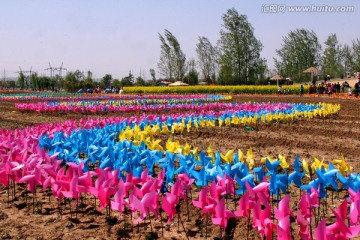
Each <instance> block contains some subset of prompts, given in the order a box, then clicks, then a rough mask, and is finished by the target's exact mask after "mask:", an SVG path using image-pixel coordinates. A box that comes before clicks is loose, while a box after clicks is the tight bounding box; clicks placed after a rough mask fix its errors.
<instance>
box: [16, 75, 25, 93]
mask: <svg viewBox="0 0 360 240" xmlns="http://www.w3.org/2000/svg"><path fill="white" fill-rule="evenodd" d="M17 84H19V87H20V88H21V89H23V88H24V87H25V76H24V74H23V72H20V73H19V77H18V79H17Z"/></svg>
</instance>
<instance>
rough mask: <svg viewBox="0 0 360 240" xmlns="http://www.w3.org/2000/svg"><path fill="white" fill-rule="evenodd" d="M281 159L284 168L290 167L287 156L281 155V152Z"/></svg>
mask: <svg viewBox="0 0 360 240" xmlns="http://www.w3.org/2000/svg"><path fill="white" fill-rule="evenodd" d="M279 160H280V166H281V167H282V168H283V169H287V168H289V164H288V163H287V161H286V158H285V157H284V156H283V155H280V154H279Z"/></svg>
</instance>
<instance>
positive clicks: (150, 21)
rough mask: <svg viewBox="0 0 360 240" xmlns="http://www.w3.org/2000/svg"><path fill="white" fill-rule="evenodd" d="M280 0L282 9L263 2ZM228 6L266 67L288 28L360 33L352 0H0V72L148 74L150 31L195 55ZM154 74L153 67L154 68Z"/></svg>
mask: <svg viewBox="0 0 360 240" xmlns="http://www.w3.org/2000/svg"><path fill="white" fill-rule="evenodd" d="M269 4H284V5H285V6H286V10H285V12H284V13H264V12H263V11H262V9H263V7H264V6H267V5H269ZM311 5H314V6H325V5H326V6H353V7H354V12H352V13H329V12H327V13H324V12H322V13H304V12H303V13H291V12H289V11H288V7H289V6H311ZM232 7H234V8H235V9H236V10H237V11H238V12H239V13H240V14H246V15H247V16H248V20H249V22H250V23H251V24H252V26H253V27H254V29H255V36H256V37H257V38H258V39H260V41H261V42H262V44H263V45H264V48H263V51H262V57H264V58H266V59H267V60H268V64H269V67H270V68H272V67H273V60H272V58H273V57H275V56H276V55H275V50H276V49H279V48H280V47H281V43H282V37H283V36H285V35H286V34H287V33H288V32H289V31H291V30H295V29H296V28H307V29H313V30H314V31H315V32H316V33H317V35H318V38H319V40H320V42H321V43H323V42H324V41H325V40H326V38H327V37H328V36H329V35H330V34H331V33H336V34H337V37H338V40H339V42H340V43H348V44H349V43H351V41H352V40H354V39H357V38H360V36H359V35H360V31H359V29H358V28H359V24H358V22H359V13H360V1H358V0H347V1H339V0H327V1H323V0H305V1H298V0H292V1H289V0H288V1H284V0H276V1H275V0H248V1H243V0H176V1H175V0H103V1H100V0H97V1H95V0H31V1H28V0H23V1H19V0H13V1H9V0H0V36H1V37H0V76H1V77H2V71H3V69H5V70H6V75H7V76H17V74H16V73H15V71H18V69H19V68H18V67H19V66H21V67H22V69H23V70H29V69H30V67H31V66H32V68H33V70H35V71H37V72H38V73H39V74H40V75H41V74H49V73H48V72H47V71H45V70H44V69H45V68H47V67H48V62H50V63H51V64H52V66H53V67H59V66H60V64H61V62H64V67H66V68H67V69H68V70H71V71H74V70H76V69H79V70H81V71H84V72H86V71H88V70H91V71H92V72H93V76H94V77H96V78H101V77H102V76H104V75H105V74H106V73H110V74H112V75H113V77H114V78H122V77H124V76H125V75H127V74H128V73H129V71H131V72H132V73H133V74H134V75H135V76H138V75H139V73H140V72H142V74H144V75H145V77H146V78H149V77H150V74H149V69H150V68H154V69H156V68H157V63H158V61H159V55H160V41H159V38H158V33H163V32H164V29H168V30H170V31H171V32H172V33H173V34H174V35H175V36H176V37H177V39H178V40H179V42H180V44H181V47H182V49H183V51H184V53H185V54H186V56H187V58H196V53H195V47H196V43H197V42H198V37H199V36H205V37H207V38H209V40H210V41H211V42H212V43H213V44H216V42H217V40H218V39H219V32H220V29H221V24H222V20H221V16H222V15H223V14H224V13H226V11H227V9H229V8H232ZM157 76H158V77H159V74H157Z"/></svg>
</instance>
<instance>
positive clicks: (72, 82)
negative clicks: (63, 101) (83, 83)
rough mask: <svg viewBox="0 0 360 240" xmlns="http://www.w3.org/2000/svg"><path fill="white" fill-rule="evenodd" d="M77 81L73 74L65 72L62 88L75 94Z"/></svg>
mask: <svg viewBox="0 0 360 240" xmlns="http://www.w3.org/2000/svg"><path fill="white" fill-rule="evenodd" d="M77 83H78V79H77V77H76V76H75V74H74V72H67V73H66V76H65V80H64V88H65V90H66V91H67V92H75V91H76V90H77V89H76V88H77V85H78V84H77Z"/></svg>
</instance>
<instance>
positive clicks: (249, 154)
mask: <svg viewBox="0 0 360 240" xmlns="http://www.w3.org/2000/svg"><path fill="white" fill-rule="evenodd" d="M246 162H247V164H248V166H249V169H253V168H254V166H255V157H254V154H253V151H252V148H251V147H250V148H249V149H248V151H247V153H246Z"/></svg>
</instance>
